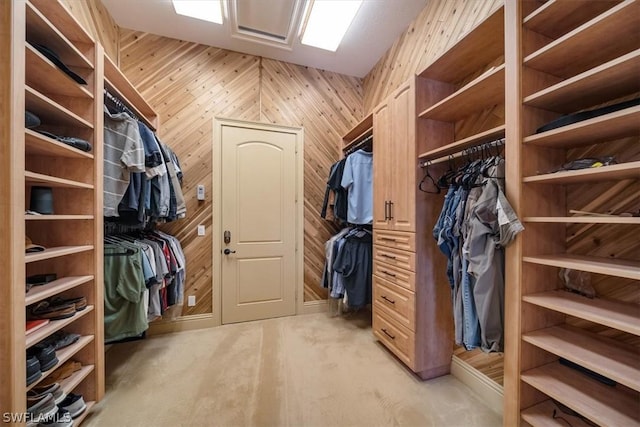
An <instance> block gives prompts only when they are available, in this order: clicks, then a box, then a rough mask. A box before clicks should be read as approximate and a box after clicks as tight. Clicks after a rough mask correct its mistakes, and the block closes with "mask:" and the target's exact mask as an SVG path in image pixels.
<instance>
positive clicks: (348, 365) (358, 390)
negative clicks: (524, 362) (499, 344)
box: [84, 314, 502, 427]
mask: <svg viewBox="0 0 640 427" xmlns="http://www.w3.org/2000/svg"><path fill="white" fill-rule="evenodd" d="M92 412H93V413H92V415H90V417H89V418H88V419H87V421H86V422H85V423H84V425H87V426H90V427H99V426H107V427H115V426H118V427H121V426H145V427H146V426H172V427H175V426H185V427H186V426H189V427H192V426H221V427H226V426H229V427H235V426H291V427H298V426H309V427H313V426H317V427H333V426H336V427H338V426H340V427H342V426H367V427H369V426H446V427H451V426H464V427H473V426H482V427H489V426H501V425H502V419H501V417H500V416H499V415H497V414H496V413H494V412H492V411H491V410H490V409H488V408H487V407H486V406H484V405H483V404H482V402H481V401H480V400H479V399H478V398H477V396H476V395H474V394H473V392H471V391H470V389H469V388H467V387H466V386H465V385H463V384H462V383H460V382H459V381H458V380H456V379H455V378H453V377H451V376H445V377H441V378H437V379H434V380H431V381H420V380H419V379H418V378H417V377H415V376H414V375H412V374H411V373H410V372H409V371H408V370H407V369H406V368H404V367H403V366H402V365H401V363H400V362H398V360H397V359H395V358H394V357H393V356H392V355H391V354H390V353H389V352H388V351H386V350H385V349H384V347H382V346H381V345H380V344H379V343H377V342H376V341H375V340H374V338H373V335H372V333H371V327H370V321H369V319H367V318H365V317H363V316H362V315H359V316H352V317H351V318H350V317H331V316H329V315H328V314H314V315H306V316H296V317H284V318H279V319H270V320H264V321H258V322H249V323H240V324H235V325H225V326H221V327H217V328H211V329H205V330H197V331H188V332H180V333H176V334H169V335H163V336H158V337H153V338H149V339H147V340H144V341H137V342H132V343H126V344H117V345H115V346H114V347H113V348H112V349H111V350H109V352H108V353H107V394H106V397H105V399H104V400H103V401H102V402H100V403H99V404H98V405H96V406H95V407H94V410H93V411H92Z"/></svg>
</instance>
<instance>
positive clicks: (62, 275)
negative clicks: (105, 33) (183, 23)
mask: <svg viewBox="0 0 640 427" xmlns="http://www.w3.org/2000/svg"><path fill="white" fill-rule="evenodd" d="M0 8H2V16H3V24H8V25H7V26H6V27H4V26H3V28H6V29H7V33H5V38H6V39H7V40H10V43H11V46H12V49H11V52H12V53H11V54H10V55H8V56H7V55H5V52H4V50H3V52H2V53H0V56H1V57H2V61H1V63H2V65H1V67H2V73H1V75H2V76H3V79H7V81H11V86H12V89H11V92H10V93H7V92H4V91H3V93H2V95H3V98H4V97H5V95H6V96H9V97H10V99H11V105H10V106H9V107H8V108H7V109H6V110H5V109H3V111H8V112H9V113H8V117H7V118H5V117H3V119H2V120H3V126H4V127H5V129H7V130H8V133H3V135H4V136H6V135H11V137H10V138H7V139H5V138H3V139H2V140H1V141H0V143H1V144H2V147H0V148H1V149H2V152H3V162H4V155H5V153H6V154H7V156H8V157H7V158H8V159H11V164H10V165H7V164H4V163H3V165H4V166H3V167H4V168H5V170H6V171H7V172H6V173H5V175H3V182H7V183H8V184H7V185H6V186H3V189H2V190H0V191H2V198H3V203H4V202H6V204H7V205H9V206H11V214H10V215H3V226H2V229H1V231H2V234H3V240H4V243H3V244H2V246H1V248H2V249H1V251H0V252H1V253H2V256H3V258H4V259H5V260H6V265H5V267H4V271H5V272H6V274H7V278H6V280H5V283H6V284H7V286H4V287H2V288H3V289H2V291H1V295H0V296H1V297H2V298H0V300H1V301H2V302H0V305H1V307H0V313H1V314H0V316H1V317H0V320H1V322H0V324H1V325H2V327H0V328H1V330H0V335H1V336H2V337H8V338H7V339H6V341H3V342H2V345H0V347H2V349H1V350H0V353H2V355H1V357H0V358H1V359H2V361H3V363H2V366H0V377H2V382H0V412H3V413H14V414H15V413H25V412H27V401H26V392H27V391H28V390H29V389H31V388H33V387H34V386H36V385H37V384H38V383H41V382H42V381H44V380H45V379H46V378H47V377H48V376H49V375H50V374H51V373H52V372H54V371H55V370H56V369H57V368H58V367H60V366H61V364H62V363H64V362H65V361H68V360H76V361H79V362H80V363H82V365H83V366H84V367H83V369H82V371H80V372H77V373H76V374H74V375H73V376H72V377H71V378H69V379H68V380H65V381H63V387H64V389H65V391H67V392H74V393H77V394H82V395H83V398H84V400H85V401H86V402H91V406H92V405H93V403H95V402H97V401H99V400H100V399H102V397H103V395H104V334H103V322H104V319H103V305H104V299H103V250H102V247H103V246H102V244H103V242H102V240H103V238H102V233H103V212H102V186H103V163H102V162H103V154H102V153H103V145H102V139H103V130H102V116H103V111H102V110H103V107H102V106H103V93H102V81H103V64H102V63H103V56H104V53H103V50H102V47H101V46H100V45H98V44H97V43H96V42H95V40H93V38H92V37H91V36H90V35H89V34H88V33H87V32H86V31H85V30H84V29H83V27H82V26H81V25H80V23H79V22H78V21H77V20H76V19H75V18H74V17H73V15H72V14H71V12H70V11H69V10H68V9H67V7H66V6H65V5H64V4H63V3H62V1H60V0H26V1H16V2H3V4H2V6H0ZM4 17H8V18H6V20H5V19H4ZM9 33H10V34H9ZM33 44H40V45H43V46H45V47H47V48H49V49H50V50H52V51H54V52H55V53H56V54H57V55H58V57H59V58H60V60H61V61H62V62H63V63H64V64H65V65H66V66H67V67H68V68H69V69H71V70H72V71H73V72H75V73H77V74H78V75H80V76H81V77H82V78H83V79H84V80H85V81H86V83H87V84H86V85H82V84H78V83H77V82H76V81H75V80H73V79H71V78H70V77H69V76H68V75H67V74H66V73H65V72H64V71H62V70H61V69H60V68H59V67H58V66H57V65H55V64H54V63H53V62H52V61H51V60H49V59H48V58H47V57H46V56H45V55H43V54H41V53H40V51H39V50H38V49H36V48H35V47H34V46H33ZM25 109H26V110H28V111H30V112H31V113H33V114H35V115H36V116H37V117H38V118H39V120H40V122H41V124H40V125H39V126H38V127H36V128H35V129H26V128H25V120H24V114H25V111H24V110H25ZM3 116H4V115H3ZM5 119H6V120H5ZM36 130H41V131H47V132H50V133H51V134H54V135H59V136H68V137H77V138H81V139H83V140H86V141H87V142H89V143H90V144H91V146H92V150H91V151H90V152H84V151H81V150H78V149H76V148H73V147H71V146H69V145H67V144H64V143H62V142H60V141H57V140H55V139H53V138H51V137H48V136H45V135H43V134H41V133H39V132H37V131H36ZM34 186H45V187H50V188H51V189H52V196H53V202H54V203H53V205H54V210H55V214H54V215H26V214H25V210H30V209H32V208H31V207H30V203H29V200H30V194H31V191H32V188H33V187H34ZM5 187H8V188H10V191H5ZM3 212H4V213H5V214H6V213H7V212H6V211H5V210H3ZM25 236H27V237H29V238H30V239H32V241H33V242H34V243H35V244H40V245H43V246H44V247H45V248H46V249H45V250H44V251H40V252H31V253H26V252H25V247H24V242H25ZM44 273H55V274H56V275H57V277H58V279H57V280H55V281H53V282H51V283H48V284H45V285H39V286H33V287H31V289H30V290H29V291H28V292H25V279H26V277H28V276H31V275H35V274H44ZM79 296H84V297H85V298H86V300H87V307H86V308H84V309H83V310H80V311H77V312H76V313H75V314H74V315H73V316H72V317H69V318H66V319H60V320H55V321H53V320H52V321H50V322H49V323H48V324H47V325H46V326H44V327H42V328H40V329H38V330H35V331H33V332H30V333H28V334H27V333H26V330H25V329H24V328H23V327H20V326H21V325H23V324H24V323H25V320H26V318H28V317H29V316H30V312H31V308H32V306H33V305H34V304H37V303H39V302H41V301H44V300H47V299H49V298H53V297H62V298H72V297H79ZM60 330H64V331H66V332H74V333H78V334H80V339H79V340H78V341H77V342H76V343H74V344H72V345H70V346H68V347H65V348H63V349H60V350H58V351H56V357H57V358H58V360H59V363H58V364H57V365H56V366H55V367H53V368H51V369H50V370H48V371H46V372H43V373H42V376H41V378H40V379H39V380H38V381H36V382H35V383H33V384H31V385H30V386H29V387H27V386H26V378H25V375H24V372H25V360H26V351H27V350H28V349H29V348H30V347H32V346H34V345H36V344H37V343H39V342H40V341H42V340H43V339H45V338H47V337H49V336H50V335H51V334H53V333H55V332H57V331H60ZM2 339H3V340H4V338H2ZM78 424H79V421H78V420H74V425H78Z"/></svg>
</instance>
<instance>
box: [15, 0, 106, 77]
mask: <svg viewBox="0 0 640 427" xmlns="http://www.w3.org/2000/svg"><path fill="white" fill-rule="evenodd" d="M26 12H27V15H26V18H27V40H28V41H30V42H32V43H37V44H41V45H43V46H47V47H48V48H49V49H51V50H53V51H54V52H55V53H56V54H57V55H58V57H60V60H61V61H62V62H63V63H64V64H65V65H66V66H67V67H69V68H70V69H73V70H74V71H77V70H75V68H84V69H93V63H92V62H91V61H89V60H88V59H87V57H86V56H84V55H83V54H82V52H80V51H79V50H78V48H77V47H76V46H75V45H74V44H73V43H71V42H70V41H69V39H67V38H66V37H65V36H64V34H63V33H62V32H60V31H59V30H58V29H57V28H56V27H55V26H54V25H53V24H52V23H51V22H50V21H49V20H48V19H47V18H46V17H45V16H44V15H43V14H42V13H40V11H39V10H37V9H36V8H35V7H34V6H33V5H32V4H31V3H30V2H29V1H27V2H26Z"/></svg>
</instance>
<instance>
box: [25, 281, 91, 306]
mask: <svg viewBox="0 0 640 427" xmlns="http://www.w3.org/2000/svg"><path fill="white" fill-rule="evenodd" d="M91 280H93V276H70V277H63V278H61V279H58V280H54V281H53V282H50V283H47V284H46V285H38V286H33V287H32V288H31V290H30V291H29V292H27V296H26V297H25V304H26V305H31V304H35V303H37V302H38V301H42V300H43V299H46V298H49V297H52V296H54V295H57V294H59V293H61V292H64V291H68V290H69V289H73V288H75V287H77V286H80V285H82V284H84V283H87V282H90V281H91Z"/></svg>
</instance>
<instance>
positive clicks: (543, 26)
mask: <svg viewBox="0 0 640 427" xmlns="http://www.w3.org/2000/svg"><path fill="white" fill-rule="evenodd" d="M620 1H621V0H615V1H593V0H571V1H565V0H549V1H547V2H546V3H544V4H543V5H542V6H540V7H539V8H537V9H536V10H535V11H534V12H533V13H531V14H530V15H529V16H527V17H526V18H525V19H524V26H525V27H526V28H528V29H529V30H533V31H535V32H537V33H540V34H544V35H545V36H547V37H551V38H558V37H560V36H562V35H563V34H565V33H567V32H569V31H571V30H573V29H575V28H576V27H578V26H579V25H582V24H584V23H585V22H587V21H589V20H591V19H593V18H595V17H596V16H598V15H600V14H601V13H602V12H604V11H606V10H607V9H609V8H610V7H611V5H612V4H614V3H619V2H620Z"/></svg>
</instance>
